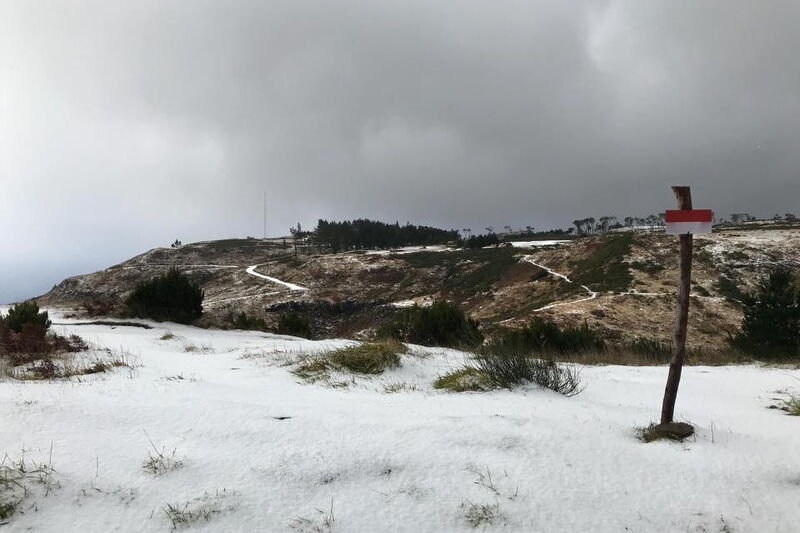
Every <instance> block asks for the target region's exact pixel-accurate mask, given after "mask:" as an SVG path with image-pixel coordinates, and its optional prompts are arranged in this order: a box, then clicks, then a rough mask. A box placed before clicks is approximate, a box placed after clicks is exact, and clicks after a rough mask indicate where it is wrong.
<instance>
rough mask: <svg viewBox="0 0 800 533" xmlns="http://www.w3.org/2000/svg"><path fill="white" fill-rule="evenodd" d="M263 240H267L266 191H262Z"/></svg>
mask: <svg viewBox="0 0 800 533" xmlns="http://www.w3.org/2000/svg"><path fill="white" fill-rule="evenodd" d="M264 240H265V241H266V240H267V191H264Z"/></svg>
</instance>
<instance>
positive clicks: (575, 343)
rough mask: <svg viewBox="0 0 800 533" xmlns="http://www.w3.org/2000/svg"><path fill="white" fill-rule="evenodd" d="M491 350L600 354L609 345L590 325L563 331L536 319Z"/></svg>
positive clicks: (495, 343) (506, 334) (507, 333)
mask: <svg viewBox="0 0 800 533" xmlns="http://www.w3.org/2000/svg"><path fill="white" fill-rule="evenodd" d="M487 349H488V350H499V351H518V352H526V353H532V352H537V353H541V352H547V353H562V354H563V353H576V352H599V351H603V350H605V342H604V341H603V338H602V337H601V336H600V334H599V333H598V332H597V331H595V330H593V329H591V328H590V327H589V325H588V324H586V322H584V323H583V325H581V326H579V327H577V328H576V327H572V326H566V327H563V328H562V327H560V326H558V324H554V323H553V322H548V321H546V320H544V319H542V318H536V319H534V320H533V321H532V322H531V323H530V324H529V325H527V326H526V327H524V328H522V329H513V330H506V331H505V332H504V333H503V334H502V335H500V336H498V337H497V338H495V339H493V340H492V341H491V342H490V343H489V345H488V346H487Z"/></svg>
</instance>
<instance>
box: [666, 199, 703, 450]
mask: <svg viewBox="0 0 800 533" xmlns="http://www.w3.org/2000/svg"><path fill="white" fill-rule="evenodd" d="M672 191H673V192H674V193H675V198H676V199H677V200H678V209H677V210H668V211H667V212H666V214H665V221H666V224H667V228H666V232H667V233H671V234H674V235H679V239H680V252H679V253H680V259H679V266H678V270H679V277H678V308H677V311H676V314H675V335H674V340H673V344H674V346H673V353H672V360H671V361H670V363H669V375H668V376H667V386H666V388H665V389H664V401H663V403H662V405H661V423H660V424H659V425H658V426H656V427H655V428H653V430H654V431H656V432H659V433H661V434H663V435H664V436H670V437H673V438H676V437H677V438H685V437H688V436H690V435H691V434H692V433H694V428H693V427H692V426H691V425H690V424H685V423H679V424H675V423H674V421H673V416H674V414H675V400H676V399H677V397H678V386H679V385H680V382H681V372H682V370H683V363H684V361H685V360H686V328H687V324H688V321H689V291H690V289H691V282H692V240H693V239H692V235H693V234H694V233H709V232H710V231H711V219H712V216H713V214H712V212H711V210H709V209H697V210H693V209H692V193H691V191H690V189H689V187H686V186H675V187H672Z"/></svg>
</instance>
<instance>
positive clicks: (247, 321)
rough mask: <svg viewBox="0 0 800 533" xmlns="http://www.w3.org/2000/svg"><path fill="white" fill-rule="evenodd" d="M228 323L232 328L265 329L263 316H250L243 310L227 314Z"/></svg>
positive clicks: (265, 324)
mask: <svg viewBox="0 0 800 533" xmlns="http://www.w3.org/2000/svg"><path fill="white" fill-rule="evenodd" d="M228 323H229V324H230V326H231V328H233V329H244V330H249V331H267V323H266V322H264V319H263V318H260V317H256V316H250V315H248V314H247V313H245V312H241V313H239V314H238V315H234V314H233V313H231V314H230V315H228Z"/></svg>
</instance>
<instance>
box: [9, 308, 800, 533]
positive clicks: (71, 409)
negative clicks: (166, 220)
mask: <svg viewBox="0 0 800 533" xmlns="http://www.w3.org/2000/svg"><path fill="white" fill-rule="evenodd" d="M53 315H54V318H56V319H57V321H58V322H64V323H66V324H67V325H63V326H55V327H54V329H55V330H57V331H58V332H60V333H64V334H66V333H77V334H79V335H81V336H83V337H84V338H85V339H86V340H88V341H90V342H92V343H95V344H97V345H99V346H106V347H109V348H111V349H112V350H120V349H124V350H126V351H127V352H129V353H130V354H131V357H133V358H134V359H137V360H138V361H139V362H140V363H141V365H142V366H140V367H138V368H136V369H135V370H134V371H132V372H131V371H129V370H128V369H118V370H116V371H114V372H112V373H109V374H99V375H93V376H85V377H83V378H81V379H80V380H77V379H73V380H71V381H55V382H13V381H4V382H0V420H2V426H0V454H3V453H5V454H8V455H9V457H11V458H18V457H19V455H20V453H21V450H22V449H23V448H24V449H25V450H26V452H25V457H26V459H31V460H37V461H40V460H43V461H46V460H48V458H49V456H50V447H51V444H52V465H53V467H54V468H55V473H54V478H55V479H56V480H57V481H58V484H59V485H60V486H58V487H55V488H54V489H53V490H52V491H51V492H50V493H49V494H48V495H44V494H43V493H42V492H41V491H35V490H34V491H32V493H31V495H30V496H29V498H28V499H27V500H26V501H25V502H24V503H23V510H24V514H22V513H19V512H18V513H17V514H15V515H14V516H13V517H12V519H11V523H10V525H8V526H6V531H28V530H30V531H44V532H50V531H52V532H69V531H75V532H78V531H90V532H93V531H164V532H165V531H169V530H170V529H171V527H172V525H171V523H170V522H169V520H167V518H166V517H165V515H164V512H163V511H162V509H163V508H164V507H165V506H166V505H167V504H168V503H172V504H176V505H181V504H183V503H185V502H191V501H194V500H196V499H198V498H199V499H202V498H206V500H205V501H217V500H219V501H220V502H222V503H221V508H220V509H221V512H220V513H219V515H217V516H214V517H213V518H212V519H211V520H210V521H208V522H204V521H201V522H197V523H195V524H193V525H192V526H191V528H190V529H191V530H192V531H208V532H212V531H213V532H217V531H241V532H245V531H270V532H272V531H278V532H280V531H292V528H291V526H290V524H291V525H292V526H294V527H295V528H296V529H294V530H295V531H328V530H329V529H328V528H327V526H325V524H324V522H325V518H326V517H325V515H326V514H328V513H329V512H330V509H331V508H332V510H333V513H332V514H333V521H332V522H331V521H329V523H330V526H331V527H330V531H335V532H336V531H338V532H356V533H361V532H363V533H367V532H369V533H372V532H376V531H398V532H406V531H408V532H414V533H419V532H442V531H456V532H458V531H463V532H467V531H474V530H475V529H474V528H473V527H472V526H471V525H470V524H469V523H468V522H467V520H466V518H465V515H467V514H468V513H469V512H470V509H471V506H472V505H475V506H480V505H492V506H493V505H495V504H497V505H498V506H499V513H500V517H498V518H497V519H496V520H495V522H494V523H493V524H482V525H480V526H479V527H478V528H477V529H478V530H488V531H491V530H495V529H496V530H504V531H526V532H527V531H626V530H627V531H648V532H650V531H665V532H667V531H669V532H671V531H720V530H729V531H787V532H788V531H796V526H797V523H798V520H800V508H798V506H797V502H798V498H800V454H798V452H797V450H798V449H800V431H798V424H799V423H800V420H798V419H797V418H793V417H789V416H786V415H784V414H782V413H781V412H780V411H777V410H770V409H767V407H768V406H769V404H770V403H771V402H772V398H773V396H775V394H774V393H773V391H775V390H776V389H784V388H787V387H788V388H794V389H797V388H800V382H798V379H800V371H799V370H797V369H782V368H770V367H759V366H728V367H687V368H685V369H684V372H683V380H682V382H681V390H680V393H679V395H678V404H677V410H676V416H677V418H678V419H680V420H689V421H691V422H692V423H694V424H696V426H697V435H696V439H693V440H690V441H687V442H684V443H680V444H678V443H672V442H655V443H651V444H644V443H641V442H639V441H638V440H637V439H636V438H635V437H634V429H633V428H634V427H635V426H641V425H646V424H647V423H648V422H650V421H651V420H654V419H656V418H657V417H658V414H659V412H660V407H661V397H662V393H663V390H664V382H665V380H666V374H667V369H666V367H620V366H603V367H584V368H583V369H582V376H583V380H584V383H585V385H586V388H585V390H584V392H583V393H581V394H580V395H578V396H575V397H572V398H565V397H563V396H560V395H558V394H555V393H552V392H550V391H543V390H539V389H537V388H535V387H528V388H521V389H517V390H513V391H507V390H503V391H495V392H489V393H462V394H455V393H446V392H441V391H437V390H434V389H433V388H432V386H431V382H432V381H433V379H435V377H436V376H437V375H439V374H441V373H443V372H446V371H448V370H450V369H453V368H456V367H458V366H459V365H460V364H461V363H463V361H464V359H465V357H466V355H465V354H463V353H461V352H457V351H453V350H445V349H433V348H421V347H412V353H411V354H406V355H403V356H402V366H401V367H400V368H398V369H395V370H392V371H389V372H387V373H386V374H384V375H382V376H380V377H377V378H373V379H365V378H352V382H351V384H350V386H349V387H347V388H326V387H324V386H321V385H318V384H306V383H299V382H298V381H299V380H298V378H296V377H295V376H293V375H292V374H291V373H290V367H287V366H281V365H285V363H286V358H287V357H296V356H298V355H300V354H303V353H313V352H319V351H323V350H327V349H331V348H334V347H341V346H346V345H348V344H352V341H346V340H327V341H307V340H302V339H296V338H292V337H285V336H283V337H281V336H275V335H269V334H264V333H259V332H245V331H218V330H204V329H198V328H192V327H188V326H180V325H175V324H156V323H149V324H150V325H152V326H153V329H149V330H146V329H141V328H135V327H115V328H112V327H109V326H100V325H80V326H79V325H76V324H75V323H74V321H71V320H70V319H65V318H63V316H59V315H58V314H57V313H53ZM167 331H169V332H171V333H173V334H174V335H175V336H176V337H175V338H173V339H171V340H166V341H165V340H160V337H161V336H162V335H163V334H164V333H165V332H167ZM189 344H192V345H195V346H200V347H203V350H202V351H201V352H195V353H187V352H186V351H185V347H186V346H187V345H189ZM179 376H180V377H179ZM181 377H182V379H181ZM398 383H404V384H407V385H409V388H412V389H416V390H410V391H406V392H400V393H394V394H387V393H385V392H383V390H384V389H383V386H384V385H386V384H398ZM412 386H413V387H412ZM281 417H290V418H285V419H279V418H281ZM145 432H146V434H145ZM149 439H152V441H153V443H155V445H156V447H157V448H158V449H161V448H162V447H163V448H164V450H166V452H168V453H171V451H172V450H173V449H174V450H176V457H177V458H178V459H179V460H181V461H182V462H183V466H182V467H181V468H178V469H176V470H174V471H171V472H168V473H166V474H164V475H162V476H159V477H154V476H153V475H152V474H149V473H147V472H145V471H144V470H143V469H142V462H143V461H144V460H145V459H147V456H148V451H150V452H152V448H151V445H150V442H149ZM218 495H219V496H218ZM723 528H728V529H723Z"/></svg>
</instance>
